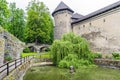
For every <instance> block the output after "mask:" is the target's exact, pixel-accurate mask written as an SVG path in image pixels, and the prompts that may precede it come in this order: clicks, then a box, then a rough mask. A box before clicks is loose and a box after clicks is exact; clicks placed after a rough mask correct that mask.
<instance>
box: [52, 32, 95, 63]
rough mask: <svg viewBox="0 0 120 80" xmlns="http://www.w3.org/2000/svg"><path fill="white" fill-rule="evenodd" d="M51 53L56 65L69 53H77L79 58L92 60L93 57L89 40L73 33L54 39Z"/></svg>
mask: <svg viewBox="0 0 120 80" xmlns="http://www.w3.org/2000/svg"><path fill="white" fill-rule="evenodd" d="M51 54H52V55H53V63H54V64H55V65H58V64H59V62H60V61H61V60H62V59H64V57H66V56H68V55H69V54H75V55H77V57H78V59H82V60H88V61H90V62H92V59H93V57H92V53H91V51H90V48H89V45H88V42H87V40H86V39H84V38H82V37H80V36H77V35H75V34H73V33H69V34H65V35H63V36H62V39H61V40H56V41H54V43H53V44H52V47H51ZM71 60H72V59H71Z"/></svg>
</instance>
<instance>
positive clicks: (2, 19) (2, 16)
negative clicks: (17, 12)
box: [0, 0, 9, 28]
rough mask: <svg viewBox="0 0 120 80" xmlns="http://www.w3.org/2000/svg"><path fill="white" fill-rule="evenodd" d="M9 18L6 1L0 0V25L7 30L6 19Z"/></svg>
mask: <svg viewBox="0 0 120 80" xmlns="http://www.w3.org/2000/svg"><path fill="white" fill-rule="evenodd" d="M8 16H9V9H8V6H7V1H6V0H0V25H1V26H2V27H4V28H7V26H8V25H7V22H8V20H7V18H8Z"/></svg>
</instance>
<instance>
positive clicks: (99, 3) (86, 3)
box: [7, 0, 119, 15]
mask: <svg viewBox="0 0 120 80" xmlns="http://www.w3.org/2000/svg"><path fill="white" fill-rule="evenodd" d="M7 1H8V2H16V5H17V7H19V8H22V9H24V10H25V8H26V6H27V5H28V2H29V1H30V0H7ZM39 1H41V2H44V4H45V5H46V6H47V7H48V8H49V10H50V13H52V12H53V11H54V9H55V8H56V7H57V5H58V4H59V3H60V2H61V1H63V2H64V3H65V4H66V5H68V6H69V7H70V8H71V9H72V10H74V12H77V13H79V14H82V15H87V14H89V13H91V12H93V11H96V10H98V9H101V8H103V7H105V6H107V5H110V4H112V3H115V2H117V1H119V0H39Z"/></svg>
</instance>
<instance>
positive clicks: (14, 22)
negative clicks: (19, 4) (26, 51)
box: [8, 3, 25, 41]
mask: <svg viewBox="0 0 120 80" xmlns="http://www.w3.org/2000/svg"><path fill="white" fill-rule="evenodd" d="M9 10H10V15H9V27H8V31H9V32H10V33H12V34H13V35H14V36H16V37H17V38H18V39H20V40H22V41H23V40H24V29H25V15H24V11H23V10H22V9H19V8H16V3H10V7H9Z"/></svg>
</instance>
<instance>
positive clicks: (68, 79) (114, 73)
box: [23, 66, 120, 80]
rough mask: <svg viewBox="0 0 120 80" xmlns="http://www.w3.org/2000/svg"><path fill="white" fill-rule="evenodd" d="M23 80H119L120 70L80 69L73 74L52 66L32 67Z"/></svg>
mask: <svg viewBox="0 0 120 80" xmlns="http://www.w3.org/2000/svg"><path fill="white" fill-rule="evenodd" d="M23 80H120V70H114V69H108V68H101V67H97V68H81V69H77V70H76V72H75V73H74V74H70V72H69V69H60V68H57V67H52V66H43V67H32V68H30V69H29V70H28V71H27V72H26V74H25V76H24V79H23Z"/></svg>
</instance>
